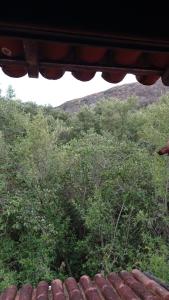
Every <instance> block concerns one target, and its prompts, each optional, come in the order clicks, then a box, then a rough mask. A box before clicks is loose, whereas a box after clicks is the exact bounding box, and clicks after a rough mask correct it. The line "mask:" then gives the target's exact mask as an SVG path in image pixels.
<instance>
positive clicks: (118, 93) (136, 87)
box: [57, 80, 169, 113]
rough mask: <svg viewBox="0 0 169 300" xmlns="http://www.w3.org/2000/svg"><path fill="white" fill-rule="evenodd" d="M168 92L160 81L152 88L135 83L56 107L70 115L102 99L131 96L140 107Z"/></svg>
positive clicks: (123, 98)
mask: <svg viewBox="0 0 169 300" xmlns="http://www.w3.org/2000/svg"><path fill="white" fill-rule="evenodd" d="M168 92H169V87H167V86H164V85H163V84H162V82H161V80H159V81H157V83H156V84H154V85H152V86H145V85H142V84H140V83H138V82H136V83H130V84H123V85H120V86H115V87H113V88H110V89H108V90H106V91H103V92H100V93H95V94H92V95H89V96H86V97H83V98H78V99H75V100H70V101H67V102H65V103H63V104H62V105H60V106H58V107H57V108H59V109H63V110H64V111H65V112H70V113H72V112H78V111H79V110H80V108H81V107H82V106H84V105H89V106H93V105H95V104H96V103H97V102H99V101H103V100H104V99H108V98H112V99H113V98H116V99H119V100H126V99H127V98H129V97H131V96H135V97H137V98H138V102H139V103H140V104H141V105H147V104H150V103H152V102H155V101H157V100H158V99H159V97H160V96H162V95H165V94H166V93H168Z"/></svg>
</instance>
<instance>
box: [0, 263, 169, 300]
mask: <svg viewBox="0 0 169 300" xmlns="http://www.w3.org/2000/svg"><path fill="white" fill-rule="evenodd" d="M14 299H15V300H48V299H50V300H66V299H67V300H68V299H71V300H104V299H105V300H120V299H123V300H139V299H140V300H141V299H144V300H160V299H164V300H168V299H169V290H167V289H166V288H164V287H163V286H162V285H160V284H159V283H157V282H156V281H155V280H152V279H151V278H149V277H147V276H146V275H145V274H144V273H142V272H141V271H139V270H137V269H135V270H133V271H132V272H126V271H122V272H119V273H114V272H113V273H110V274H109V275H108V276H107V277H103V276H102V275H101V274H97V275H95V277H94V278H93V279H91V278H90V277H89V276H87V275H83V276H82V277H81V278H80V280H79V282H77V281H76V280H75V279H74V278H73V277H69V278H67V279H66V280H65V281H64V283H62V281H61V280H59V279H55V280H53V281H52V283H51V286H49V285H48V283H47V282H45V281H41V282H39V284H38V285H37V287H36V288H32V286H31V285H30V284H25V285H23V286H22V287H21V288H20V289H19V290H17V288H16V286H10V287H9V288H7V289H6V290H5V291H4V292H3V293H2V294H0V300H14Z"/></svg>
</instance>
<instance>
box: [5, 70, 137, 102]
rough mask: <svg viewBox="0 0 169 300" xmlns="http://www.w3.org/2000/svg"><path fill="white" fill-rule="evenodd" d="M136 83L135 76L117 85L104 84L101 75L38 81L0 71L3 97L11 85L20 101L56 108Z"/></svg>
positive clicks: (67, 74) (40, 78)
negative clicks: (67, 102) (65, 103)
mask: <svg viewBox="0 0 169 300" xmlns="http://www.w3.org/2000/svg"><path fill="white" fill-rule="evenodd" d="M131 82H136V79H135V76H133V75H126V77H125V78H124V79H123V81H121V82H120V83H118V84H111V83H108V82H106V81H105V80H104V79H103V78H102V77H101V73H96V75H95V77H94V78H93V79H92V80H90V81H87V82H82V81H79V80H77V79H75V78H74V77H73V76H72V75H71V73H69V72H66V73H65V74H64V76H63V77H62V78H60V79H58V80H48V79H45V78H43V77H42V76H40V77H39V78H38V79H34V78H28V76H24V77H21V78H11V77H9V76H7V75H5V74H4V73H3V72H2V70H0V89H1V90H2V95H5V93H6V89H7V87H8V85H9V84H11V85H12V86H13V88H14V90H15V93H16V97H17V98H18V99H20V100H22V101H33V102H36V103H37V104H43V105H48V104H50V105H52V106H58V105H60V104H62V103H63V102H65V101H68V100H72V99H76V98H80V97H84V96H87V95H90V94H93V93H97V92H101V91H104V90H107V89H109V88H111V87H113V86H117V85H121V84H124V83H131Z"/></svg>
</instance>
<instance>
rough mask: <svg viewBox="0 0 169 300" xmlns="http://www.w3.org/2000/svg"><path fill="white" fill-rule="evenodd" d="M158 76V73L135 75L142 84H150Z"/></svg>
mask: <svg viewBox="0 0 169 300" xmlns="http://www.w3.org/2000/svg"><path fill="white" fill-rule="evenodd" d="M159 78H160V76H158V75H136V79H137V81H138V82H140V83H141V84H144V85H152V84H154V83H155V82H156V81H157V80H158V79H159Z"/></svg>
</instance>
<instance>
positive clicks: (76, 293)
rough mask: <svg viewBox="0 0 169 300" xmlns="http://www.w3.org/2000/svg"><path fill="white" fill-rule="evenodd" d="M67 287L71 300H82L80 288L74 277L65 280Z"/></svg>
mask: <svg viewBox="0 0 169 300" xmlns="http://www.w3.org/2000/svg"><path fill="white" fill-rule="evenodd" d="M65 285H66V288H67V291H68V295H69V298H70V299H72V300H76V299H77V300H81V299H82V295H81V293H80V290H79V288H78V285H77V282H76V280H75V279H74V278H73V277H69V278H67V279H66V280H65Z"/></svg>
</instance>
